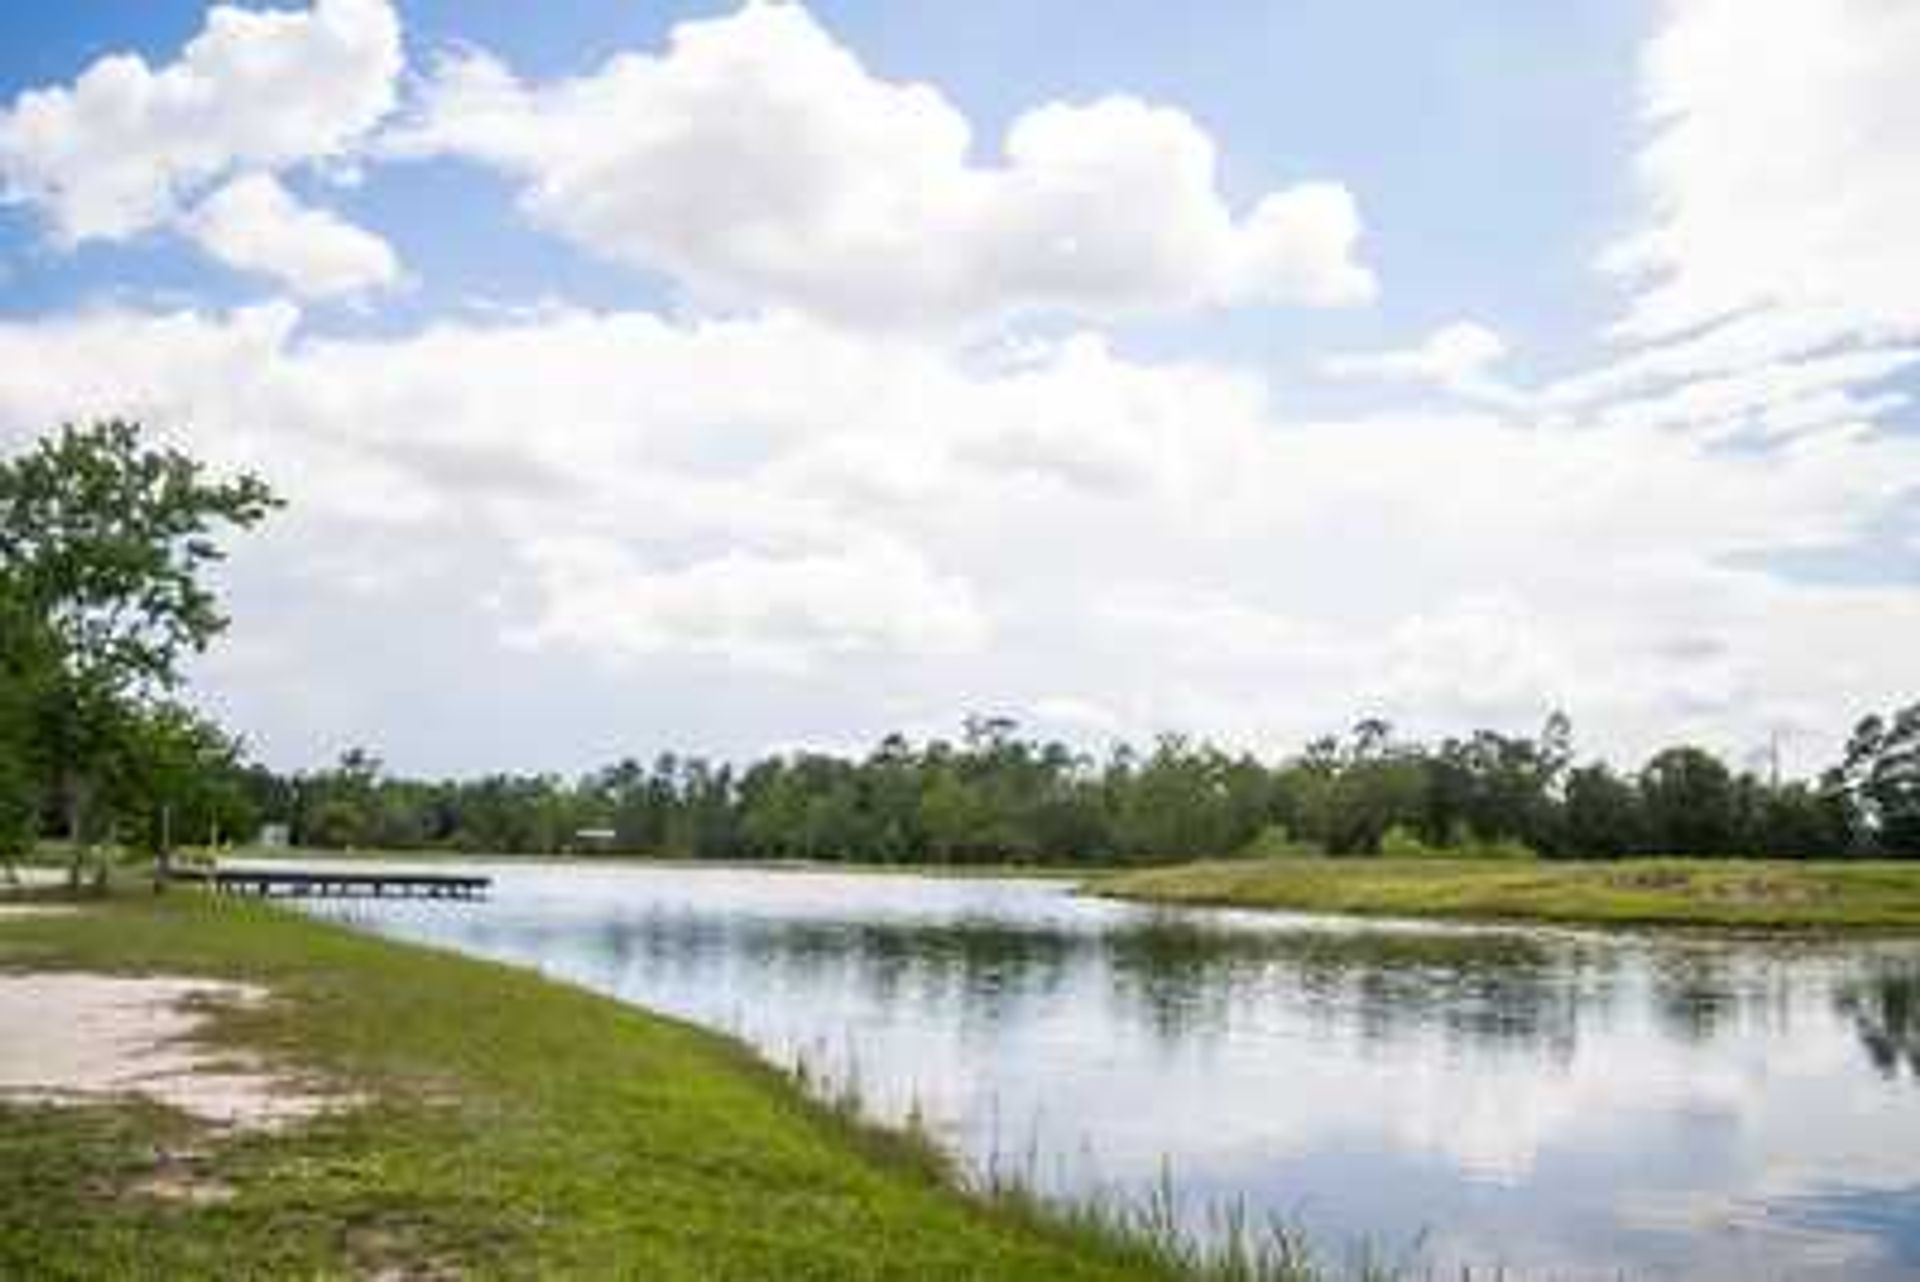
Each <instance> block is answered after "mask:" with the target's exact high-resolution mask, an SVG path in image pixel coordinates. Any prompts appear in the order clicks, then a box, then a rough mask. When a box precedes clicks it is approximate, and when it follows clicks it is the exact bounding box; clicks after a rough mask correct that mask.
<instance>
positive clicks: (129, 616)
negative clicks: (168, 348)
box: [0, 419, 280, 841]
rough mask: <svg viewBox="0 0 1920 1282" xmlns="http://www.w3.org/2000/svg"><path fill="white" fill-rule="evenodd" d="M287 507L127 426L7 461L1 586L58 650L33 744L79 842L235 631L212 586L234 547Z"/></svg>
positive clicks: (98, 429)
mask: <svg viewBox="0 0 1920 1282" xmlns="http://www.w3.org/2000/svg"><path fill="white" fill-rule="evenodd" d="M278 506H280V500H279V499H278V498H277V497H275V495H274V494H273V492H272V490H270V489H269V488H268V487H267V485H266V483H265V482H263V481H261V480H260V479H259V478H257V477H254V476H251V475H241V476H237V477H216V476H213V475H211V474H210V473H209V472H208V470H207V468H206V466H205V465H204V464H202V463H201V462H200V461H199V460H197V459H195V458H193V457H191V456H189V455H187V454H184V453H182V452H180V451H178V450H173V449H166V448H161V447H157V446H154V445H151V444H149V443H148V442H147V440H146V439H145V437H144V435H143V433H142V430H141V428H140V427H139V425H138V424H135V423H131V422H126V421H123V420H118V419H115V420H108V421H104V422H99V423H94V424H91V425H87V426H75V425H71V424H70V425H67V426H64V427H62V428H61V429H60V430H59V431H58V432H56V433H54V434H53V435H51V436H48V437H45V438H43V439H41V440H40V441H38V442H37V443H36V444H35V445H34V446H33V447H31V448H30V449H28V450H27V451H26V452H25V453H22V454H20V455H17V456H15V457H13V458H10V459H6V460H0V578H3V579H4V581H5V584H6V591H7V594H8V596H9V597H10V598H11V599H12V601H13V606H12V608H13V609H15V610H16V611H18V612H19V613H20V614H21V615H22V616H23V618H24V619H25V620H26V626H29V627H31V628H33V629H35V630H36V631H37V632H38V633H39V635H40V636H42V637H43V638H44V639H45V642H46V644H47V645H48V647H49V650H50V654H51V666H50V676H49V686H50V688H49V689H48V690H47V692H46V697H45V698H44V699H43V700H41V701H40V703H39V705H38V711H39V715H38V717H37V718H36V723H35V726H34V732H35V733H34V737H35V741H36V742H37V744H38V745H39V748H40V751H41V752H42V753H43V754H44V757H45V759H46V764H47V767H48V769H49V770H50V772H51V775H52V778H53V781H54V786H55V789H56V790H57V792H58V793H59V799H60V802H61V806H62V808H63V810H64V812H65V815H66V823H67V827H68V830H69V835H71V836H72V837H74V838H75V839H77V840H81V841H84V840H85V839H86V838H87V837H88V836H89V835H90V834H89V831H88V828H87V816H86V811H87V803H88V801H89V799H90V798H91V797H92V796H93V795H94V794H95V792H96V791H97V789H98V786H99V784H100V782H101V780H102V778H103V776H104V775H105V773H106V771H107V770H108V768H109V767H110V765H111V763H113V762H114V761H115V760H116V758H117V757H124V756H125V754H126V753H127V752H128V751H129V742H130V741H129V735H130V734H131V733H132V732H131V731H130V727H131V726H134V725H137V724H140V723H141V722H142V720H143V719H144V718H146V717H147V716H149V715H150V714H151V713H152V711H153V710H154V709H155V708H157V707H159V706H160V704H161V703H162V702H163V701H164V700H166V699H167V697H168V696H170V695H171V693H172V692H173V691H175V690H176V689H177V688H178V687H179V685H180V684H181V681H182V665H183V663H184V661H185V660H186V659H187V658H188V657H189V656H190V655H193V654H196V653H198V652H200V651H202V650H204V649H205V648H206V646H207V645H208V643H209V642H210V641H212V640H213V638H215V637H216V636H218V635H219V634H220V633H221V632H222V631H224V630H225V628H226V626H227V617H226V615H225V614H223V613H222V612H221V609H220V604H219V599H218V597H217V595H216V594H215V592H214V590H213V588H212V587H211V586H210V585H209V584H208V583H207V571H208V570H209V569H210V568H211V567H212V566H214V565H215V564H216V563H218V562H219V561H220V560H222V559H223V555H224V554H223V552H222V549H221V545H220V539H221V536H222V535H224V534H226V533H227V532H229V531H232V530H240V529H246V528H249V527H251V526H253V525H255V524H257V523H258V522H259V521H261V520H262V519H263V518H265V517H266V515H267V514H268V513H269V512H271V511H273V510H274V509H275V508H276V507H278Z"/></svg>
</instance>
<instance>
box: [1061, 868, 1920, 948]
mask: <svg viewBox="0 0 1920 1282" xmlns="http://www.w3.org/2000/svg"><path fill="white" fill-rule="evenodd" d="M1084 889H1086V890H1087V891H1088V893H1091V894H1096V895H1102V896H1105V897H1108V898H1113V899H1125V900H1136V901H1144V902H1151V903H1162V904H1179V905H1192V906H1204V907H1219V908H1253V909H1276V910H1288V911H1295V912H1313V913H1338V914H1348V915H1353V916H1366V917H1409V918H1442V919H1447V920H1452V921H1484V922H1501V921H1518V922H1548V923H1554V924H1559V925H1583V926H1633V927H1668V926H1671V927H1700V928H1714V929H1732V930H1753V931H1767V932H1781V933H1787V932H1799V933H1819V932H1849V933H1907V932H1914V931H1920V862H1911V861H1909V862H1899V863H1894V862H1877V861H1866V860H1858V861H1819V862H1815V861H1797V860H1780V859H1773V860H1762V859H1664V858H1635V859H1620V860H1558V859H1555V860H1547V859H1540V860H1531V859H1529V860H1509V859H1478V860H1462V859H1433V858H1414V859H1406V858H1402V859H1392V858H1378V857H1361V858H1345V859H1330V858H1324V857H1295V858H1283V859H1237V860H1236V859H1223V860H1209V861H1204V862H1199V863H1188V864H1177V865H1171V866H1163V867H1157V868H1144V869H1133V870H1128V871H1124V872H1115V873H1111V874H1108V875H1105V876H1099V877H1094V878H1091V879H1089V880H1088V881H1087V883H1086V884H1085V887H1084Z"/></svg>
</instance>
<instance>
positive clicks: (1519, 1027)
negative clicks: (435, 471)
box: [314, 862, 1920, 1282]
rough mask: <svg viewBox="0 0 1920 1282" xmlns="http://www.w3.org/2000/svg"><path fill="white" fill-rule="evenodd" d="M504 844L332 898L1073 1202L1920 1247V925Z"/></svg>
mask: <svg viewBox="0 0 1920 1282" xmlns="http://www.w3.org/2000/svg"><path fill="white" fill-rule="evenodd" d="M436 866H442V865H436ZM484 871H486V872H488V873H490V874H492V875H493V876H494V877H495V879H496V882H495V889H494V897H493V899H492V901H491V902H486V903H476V904H448V903H420V902H406V901H384V902H368V901H360V902H355V903H351V904H347V903H332V904H315V905H314V909H315V911H318V912H323V913H326V914H328V915H331V916H337V917H342V918H346V919H348V920H351V921H354V922H356V923H359V924H362V925H364V926H367V927H369V928H372V929H375V930H377V931H379V932H381V933H383V934H388V935H393V936H397V937H400V938H404V939H410V940H417V941H423V942H427V943H433V944H439V945H444V946H448V947H452V948H455V949H458V950H460V951H462V952H466V953H471V954H474V955H478V956H483V957H490V958H496V959H500V960H504V961H509V962H516V963H520V964H524V965H527V966H532V967H537V968H538V969H540V970H541V971H543V972H545V973H547V974H550V975H553V976H555V977H558V978H563V979H567V980H571V981H573V982H575V983H579V984H582V985H585V986H586V987H589V988H593V989H597V990H599V991H602V992H605V993H609V994H612V995H614V996H617V997H619V998H622V999H625V1000H629V1001H632V1002H635V1003H638V1004H640V1005H643V1006H646V1007H649V1008H652V1009H655V1010H660V1011H665V1012H669V1013H671V1014H674V1015H679V1016H682V1017H685V1018H687V1019H690V1020H694V1021H697V1022H699V1023H702V1024H706V1025H709V1026H711V1027H714V1028H717V1029H720V1030H723V1031H725V1032H728V1033H732V1034H734V1035H737V1036H739V1037H741V1038H744V1039H745V1040H747V1041H749V1042H751V1043H752V1044H753V1045H755V1046H756V1047H758V1048H759V1049H760V1050H761V1051H762V1052H763V1053H764V1054H765V1055H766V1056H767V1057H768V1058H769V1059H771V1060H773V1061H775V1062H777V1063H781V1064H785V1065H793V1064H795V1063H796V1062H804V1063H805V1064H806V1065H807V1066H808V1070H809V1072H811V1073H814V1074H818V1075H824V1076H826V1077H829V1078H831V1079H833V1080H837V1081H841V1082H848V1081H852V1082H854V1083H857V1086H858V1090H859V1093H860V1095H861V1097H862V1099H863V1100H864V1101H865V1102H866V1105H867V1107H869V1108H870V1109H871V1110H872V1111H873V1112H875V1113H876V1114H877V1115H879V1116H882V1117H885V1118H890V1119H895V1120H897V1119H900V1118H902V1117H905V1116H907V1115H908V1114H909V1113H910V1112H917V1114H918V1115H919V1116H920V1117H921V1118H922V1119H924V1121H925V1123H926V1124H927V1125H928V1126H929V1127H930V1128H931V1129H933V1130H934V1131H935V1132H936V1133H937V1134H938V1135H939V1136H940V1138H941V1139H942V1140H943V1141H944V1142H945V1143H946V1144H947V1145H948V1146H949V1147H951V1148H952V1149H953V1150H954V1151H955V1152H957V1153H959V1154H960V1155H962V1156H963V1157H964V1158H965V1159H966V1160H967V1161H968V1162H969V1163H971V1164H972V1166H973V1167H974V1169H976V1170H981V1169H985V1168H987V1167H989V1166H997V1167H998V1168H1000V1169H1002V1170H1011V1171H1014V1172H1017V1173H1019V1174H1021V1175H1023V1176H1025V1177H1027V1178H1029V1179H1031V1180H1033V1181H1034V1182H1035V1183H1038V1184H1040V1185H1041V1186H1043V1187H1044V1188H1046V1189H1047V1190H1049V1191H1051V1192H1054V1193H1057V1194H1063V1195H1073V1194H1078V1193H1085V1192H1087V1191H1089V1190H1095V1189H1101V1190H1113V1189H1119V1190H1123V1191H1130V1192H1133V1193H1136V1194H1137V1193H1140V1192H1142V1191H1144V1190H1146V1189H1148V1188H1150V1187H1151V1186H1153V1185H1154V1184H1155V1183H1156V1182H1157V1181H1159V1180H1161V1179H1162V1177H1163V1175H1165V1176H1169V1177H1170V1178H1171V1181H1172V1184H1173V1187H1174V1188H1175V1190H1176V1192H1177V1195H1178V1196H1179V1197H1180V1199H1181V1200H1182V1204H1183V1205H1184V1206H1185V1207H1187V1208H1188V1210H1189V1213H1190V1214H1192V1215H1193V1216H1195V1217H1196V1221H1197V1220H1198V1219H1200V1218H1202V1217H1203V1216H1204V1211H1203V1209H1202V1208H1205V1207H1208V1206H1214V1207H1218V1206H1221V1205H1225V1204H1226V1203H1228V1202H1231V1201H1233V1200H1236V1199H1237V1200H1243V1201H1244V1203H1245V1204H1246V1206H1247V1207H1249V1208H1250V1209H1252V1210H1253V1211H1255V1212H1256V1213H1264V1212H1265V1211H1268V1210H1272V1211H1275V1212H1279V1213H1281V1214H1284V1215H1286V1216H1288V1217H1290V1218H1291V1219H1294V1220H1296V1221H1298V1222H1299V1223H1301V1224H1302V1225H1304V1226H1305V1227H1306V1228H1307V1229H1308V1230H1309V1231H1310V1232H1312V1233H1313V1234H1314V1236H1315V1237H1316V1238H1317V1239H1318V1240H1320V1241H1321V1242H1322V1243H1323V1244H1325V1245H1327V1246H1328V1247H1329V1248H1331V1249H1333V1250H1334V1251H1335V1252H1336V1253H1338V1252H1340V1251H1343V1250H1345V1249H1346V1248H1347V1247H1348V1246H1349V1245H1351V1244H1353V1243H1356V1242H1361V1241H1365V1242H1368V1243H1370V1244H1371V1245H1372V1246H1373V1247H1374V1248H1376V1249H1377V1250H1379V1251H1381V1252H1384V1253H1385V1254H1387V1255H1389V1256H1397V1255H1400V1254H1402V1253H1406V1252H1417V1256H1418V1258H1419V1259H1420V1260H1421V1261H1423V1262H1425V1263H1431V1264H1433V1265H1436V1266H1440V1267H1442V1268H1443V1269H1444V1268H1447V1267H1457V1266H1459V1265H1461V1264H1471V1265H1473V1266H1475V1268H1476V1270H1479V1269H1492V1268H1495V1267H1498V1266H1505V1267H1506V1268H1507V1269H1508V1270H1509V1276H1515V1275H1518V1276H1552V1277H1557V1278H1580V1277H1588V1276H1593V1277H1608V1278H1612V1277H1617V1276H1620V1275H1621V1274H1622V1273H1623V1272H1624V1274H1625V1275H1626V1276H1629V1277H1655V1278H1659V1277H1669V1276H1674V1277H1678V1276H1684V1277H1689V1278H1695V1277H1704V1278H1726V1279H1741V1280H1742V1282H1746V1280H1747V1279H1754V1278H1768V1277H1779V1278H1796V1279H1798V1278H1826V1277H1831V1278H1841V1277H1845V1278H1865V1279H1878V1278H1911V1277H1915V1276H1920V944H1915V943H1905V942H1846V943H1840V942H1832V943H1819V942H1799V943H1793V942H1779V941H1758V940H1741V939H1735V938H1714V937H1700V936H1662V935H1646V934H1640V935H1632V934H1598V933H1584V932H1575V931H1566V930H1549V929H1535V928H1504V927H1503V928H1477V927H1475V928H1467V927H1449V926H1433V925H1410V924H1390V923H1360V922H1354V921H1337V920H1332V919H1326V918H1313V917H1303V916H1297V915H1289V914H1248V913H1233V912H1208V911H1199V910H1191V911H1172V910H1163V909H1154V908H1149V907H1142V906H1136V905H1127V904H1116V903H1108V902H1103V901H1100V900H1094V899H1087V898H1083V897H1079V896H1076V895H1075V894H1074V893H1073V892H1072V890H1071V888H1070V887H1068V886H1067V885H1065V884H1062V883H1055V882H1046V881H1035V880H1020V879H1000V878H996V879H982V880H957V879H956V880H942V879H935V878H919V877H909V876H894V875H880V874H869V873H859V874H847V875H842V874H835V873H827V872H788V871H764V870H746V869H724V868H714V869H702V868H684V867H657V866H656V867H648V866H635V865H619V866H615V865H592V864H568V863H550V862H542V863H502V862H490V863H487V864H485V865H484Z"/></svg>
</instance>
